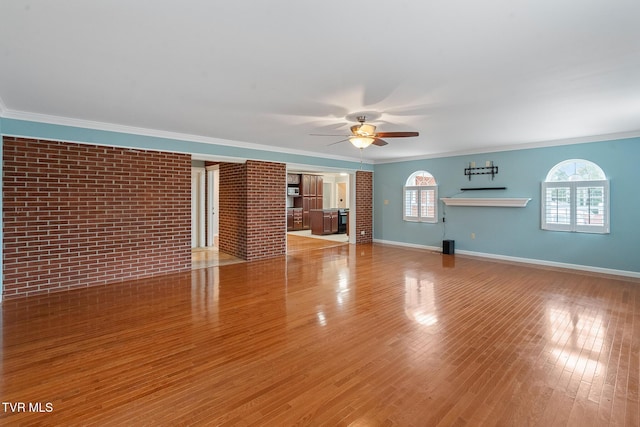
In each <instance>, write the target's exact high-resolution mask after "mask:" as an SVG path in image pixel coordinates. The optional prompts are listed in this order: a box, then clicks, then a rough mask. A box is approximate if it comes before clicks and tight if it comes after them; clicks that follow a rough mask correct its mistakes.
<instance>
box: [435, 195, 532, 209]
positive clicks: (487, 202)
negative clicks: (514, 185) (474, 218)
mask: <svg viewBox="0 0 640 427" xmlns="http://www.w3.org/2000/svg"><path fill="white" fill-rule="evenodd" d="M440 200H442V201H443V202H444V204H445V205H447V206H489V207H499V208H524V207H525V206H527V203H529V200H531V199H530V198H523V197H519V198H514V197H511V198H504V197H500V198H497V197H494V198H488V197H483V198H480V197H474V198H462V197H459V198H458V197H456V198H451V197H443V198H441V199H440Z"/></svg>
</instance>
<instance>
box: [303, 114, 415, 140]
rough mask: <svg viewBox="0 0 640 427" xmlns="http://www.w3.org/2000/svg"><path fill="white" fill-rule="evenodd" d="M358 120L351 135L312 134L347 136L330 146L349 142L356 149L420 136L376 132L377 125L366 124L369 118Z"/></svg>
mask: <svg viewBox="0 0 640 427" xmlns="http://www.w3.org/2000/svg"><path fill="white" fill-rule="evenodd" d="M356 119H357V120H358V122H359V123H360V124H357V125H353V126H351V135H325V134H315V133H312V134H311V135H313V136H346V137H347V138H346V139H343V140H340V141H336V142H334V143H332V144H329V145H334V144H338V143H340V142H344V141H349V142H350V143H351V144H353V145H354V146H355V147H356V148H367V147H368V146H369V145H377V146H379V147H381V146H383V145H387V144H388V142H387V141H385V140H383V139H382V138H407V137H413V136H418V135H419V133H418V132H376V127H375V125H372V124H370V123H365V122H366V120H367V117H366V116H364V115H362V116H357V117H356Z"/></svg>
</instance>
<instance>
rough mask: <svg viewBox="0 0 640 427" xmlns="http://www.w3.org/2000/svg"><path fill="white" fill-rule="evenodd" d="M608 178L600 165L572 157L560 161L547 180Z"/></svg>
mask: <svg viewBox="0 0 640 427" xmlns="http://www.w3.org/2000/svg"><path fill="white" fill-rule="evenodd" d="M599 179H607V178H606V177H605V175H604V171H603V170H602V169H601V168H600V166H598V165H596V164H595V163H593V162H590V161H588V160H581V159H571V160H565V161H564V162H561V163H558V164H557V165H555V166H554V167H553V169H551V170H550V171H549V173H548V174H547V179H546V181H547V182H563V181H593V180H599Z"/></svg>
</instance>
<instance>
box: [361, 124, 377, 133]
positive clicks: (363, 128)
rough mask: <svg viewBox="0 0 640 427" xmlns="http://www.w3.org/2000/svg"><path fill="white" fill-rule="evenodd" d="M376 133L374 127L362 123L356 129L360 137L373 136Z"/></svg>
mask: <svg viewBox="0 0 640 427" xmlns="http://www.w3.org/2000/svg"><path fill="white" fill-rule="evenodd" d="M375 133H376V127H375V126H374V125H370V124H368V123H363V124H362V125H360V128H358V135H360V136H373V135H375Z"/></svg>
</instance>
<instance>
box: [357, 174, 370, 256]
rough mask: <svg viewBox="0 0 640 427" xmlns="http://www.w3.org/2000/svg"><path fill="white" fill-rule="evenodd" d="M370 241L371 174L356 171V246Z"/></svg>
mask: <svg viewBox="0 0 640 427" xmlns="http://www.w3.org/2000/svg"><path fill="white" fill-rule="evenodd" d="M363 231H364V234H362V232H363ZM372 241H373V172H368V171H356V244H361V243H371V242H372Z"/></svg>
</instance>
